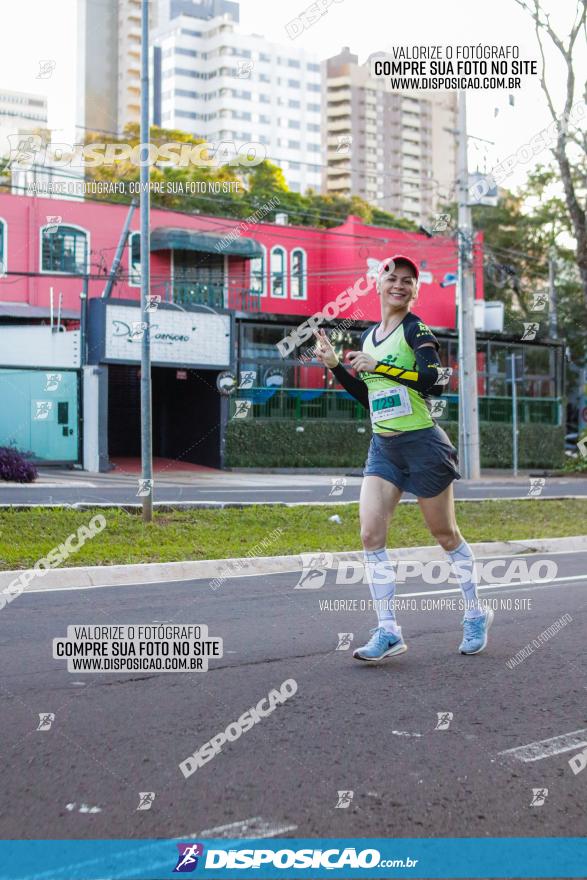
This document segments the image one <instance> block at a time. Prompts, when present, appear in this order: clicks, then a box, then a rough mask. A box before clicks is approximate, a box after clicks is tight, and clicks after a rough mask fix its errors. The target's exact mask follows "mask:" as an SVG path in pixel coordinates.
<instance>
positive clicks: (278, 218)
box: [275, 212, 287, 226]
mask: <svg viewBox="0 0 587 880" xmlns="http://www.w3.org/2000/svg"><path fill="white" fill-rule="evenodd" d="M275 222H276V223H278V224H279V225H280V226H287V214H284V213H282V212H280V213H279V214H276V215H275Z"/></svg>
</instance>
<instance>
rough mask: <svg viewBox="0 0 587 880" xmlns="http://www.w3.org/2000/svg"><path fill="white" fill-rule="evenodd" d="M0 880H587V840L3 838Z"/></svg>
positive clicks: (511, 838)
mask: <svg viewBox="0 0 587 880" xmlns="http://www.w3.org/2000/svg"><path fill="white" fill-rule="evenodd" d="M0 866H1V867H0V880H168V878H173V877H177V876H178V875H179V874H185V875H187V874H190V875H191V876H192V877H193V878H197V877H198V876H199V877H209V878H213V877H218V878H238V877H245V878H251V880H252V878H277V877H281V878H283V880H290V878H298V877H299V878H300V880H314V878H320V877H333V878H337V877H340V878H347V880H351V878H354V877H362V878H364V880H366V878H369V880H370V878H376V877H382V878H394V877H411V878H413V880H419V878H427V877H438V878H455V880H456V878H467V880H477V878H479V880H489V878H502V877H503V878H508V880H513V878H539V877H550V878H562V877H580V878H586V877H587V838H584V837H554V838H545V837H504V838H498V837H490V838H487V837H484V838H472V837H466V838H445V839H422V838H396V839H394V838H375V837H373V838H369V837H366V838H336V839H320V838H305V839H289V838H280V839H276V838H271V839H254V840H224V839H214V840H205V839H199V838H194V839H190V838H189V837H188V838H183V839H182V838H177V839H174V840H156V839H155V840H4V841H0Z"/></svg>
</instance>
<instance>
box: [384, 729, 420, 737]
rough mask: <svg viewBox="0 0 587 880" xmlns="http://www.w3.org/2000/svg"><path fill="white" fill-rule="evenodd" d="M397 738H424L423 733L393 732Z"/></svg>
mask: <svg viewBox="0 0 587 880" xmlns="http://www.w3.org/2000/svg"><path fill="white" fill-rule="evenodd" d="M391 732H392V733H394V734H395V735H396V736H422V734H421V733H408V732H407V731H406V730H392V731H391Z"/></svg>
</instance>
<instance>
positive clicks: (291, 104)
mask: <svg viewBox="0 0 587 880" xmlns="http://www.w3.org/2000/svg"><path fill="white" fill-rule="evenodd" d="M287 106H288V107H293V109H294V110H299V109H300V102H299V101H288V102H287Z"/></svg>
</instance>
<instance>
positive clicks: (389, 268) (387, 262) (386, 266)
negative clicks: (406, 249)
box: [377, 254, 420, 281]
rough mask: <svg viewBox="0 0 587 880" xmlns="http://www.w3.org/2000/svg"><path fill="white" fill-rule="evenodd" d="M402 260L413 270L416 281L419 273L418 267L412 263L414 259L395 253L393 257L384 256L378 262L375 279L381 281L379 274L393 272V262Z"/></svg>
mask: <svg viewBox="0 0 587 880" xmlns="http://www.w3.org/2000/svg"><path fill="white" fill-rule="evenodd" d="M400 260H402V261H403V262H404V263H407V264H408V265H409V266H411V267H412V269H413V270H414V274H415V276H416V281H417V280H418V277H419V275H420V272H419V270H418V267H417V266H416V264H415V263H414V261H413V260H412V259H411V258H410V257H406V256H405V254H395V256H393V257H386V258H385V259H384V260H382V261H381V263H380V264H379V270H378V272H377V280H378V281H381V276H382V275H384V274H386V273H387V272H393V264H394V263H398V262H399V261H400Z"/></svg>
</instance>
